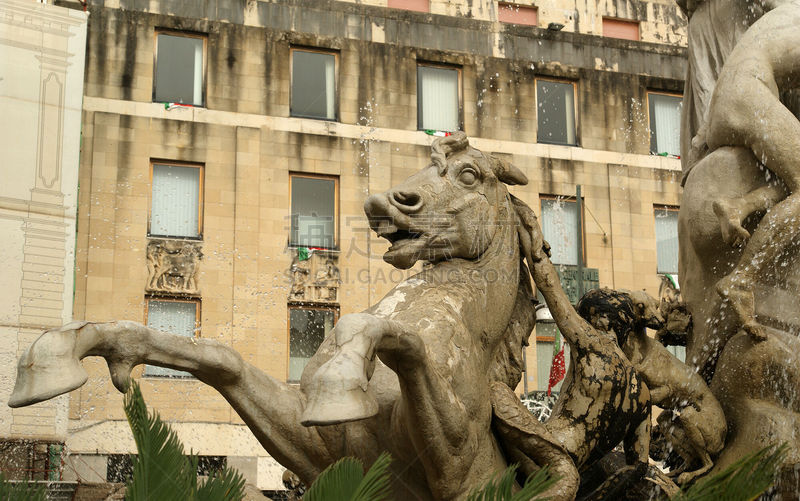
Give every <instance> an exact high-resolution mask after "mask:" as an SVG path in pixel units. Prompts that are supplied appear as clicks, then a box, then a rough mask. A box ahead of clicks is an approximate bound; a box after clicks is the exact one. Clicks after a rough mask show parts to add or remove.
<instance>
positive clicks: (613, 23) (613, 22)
mask: <svg viewBox="0 0 800 501" xmlns="http://www.w3.org/2000/svg"><path fill="white" fill-rule="evenodd" d="M603 36H604V37H613V38H624V39H626V40H639V22H638V21H623V20H621V19H609V18H607V17H604V18H603Z"/></svg>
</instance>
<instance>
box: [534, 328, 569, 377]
mask: <svg viewBox="0 0 800 501" xmlns="http://www.w3.org/2000/svg"><path fill="white" fill-rule="evenodd" d="M557 330H558V327H556V324H546V323H539V324H537V325H536V389H537V390H538V391H547V385H548V384H549V383H550V368H551V367H552V365H553V357H554V356H555V353H553V345H554V344H555V340H556V331H557ZM560 337H561V345H562V346H563V347H564V361H565V364H564V365H565V367H566V369H567V371H569V345H568V344H567V342H566V341H565V340H564V336H560ZM562 384H564V380H563V379H562V380H561V381H559V382H558V384H556V385H555V386H553V391H561V385H562Z"/></svg>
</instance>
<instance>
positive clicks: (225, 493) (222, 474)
mask: <svg viewBox="0 0 800 501" xmlns="http://www.w3.org/2000/svg"><path fill="white" fill-rule="evenodd" d="M242 498H244V477H242V475H241V474H240V473H239V472H238V471H236V470H233V469H231V468H228V467H225V468H223V469H222V470H221V471H219V472H217V473H216V474H214V475H213V476H211V477H208V479H206V481H205V482H203V484H202V485H200V487H198V488H197V494H196V496H195V499H196V500H197V501H240V500H241V499H242Z"/></svg>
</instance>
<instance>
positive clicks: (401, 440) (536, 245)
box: [9, 133, 650, 500]
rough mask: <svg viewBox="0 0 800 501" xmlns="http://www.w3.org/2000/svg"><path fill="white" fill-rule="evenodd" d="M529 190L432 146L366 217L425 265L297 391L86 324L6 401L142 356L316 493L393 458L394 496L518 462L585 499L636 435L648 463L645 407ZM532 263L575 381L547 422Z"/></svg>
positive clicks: (186, 350)
mask: <svg viewBox="0 0 800 501" xmlns="http://www.w3.org/2000/svg"><path fill="white" fill-rule="evenodd" d="M526 182H527V178H526V177H525V175H524V174H523V173H522V172H521V171H520V170H518V169H517V168H515V167H513V166H512V165H509V164H507V163H506V162H504V161H502V160H500V159H498V158H495V157H493V156H491V155H487V154H484V153H482V152H480V151H478V150H476V149H474V148H472V147H470V146H469V142H468V140H467V137H466V136H465V135H464V134H463V133H455V134H453V135H452V136H449V137H445V138H438V139H436V140H435V141H434V142H433V145H432V153H431V163H430V164H429V165H428V166H427V167H425V168H423V169H422V170H421V171H419V172H418V173H416V174H414V175H413V176H411V177H410V178H409V179H407V180H406V181H405V182H404V183H402V184H401V185H399V186H397V187H394V188H392V189H391V190H389V191H387V192H385V193H382V194H375V195H371V196H370V197H369V198H368V199H367V200H366V202H365V204H364V209H365V212H366V215H367V218H368V220H369V224H370V226H371V228H372V229H373V230H374V231H376V232H377V234H378V235H379V236H381V237H383V238H385V239H387V240H388V241H389V242H391V247H389V249H388V251H387V252H386V253H385V255H384V260H385V261H386V262H388V263H390V264H392V265H393V266H395V267H397V268H401V269H408V268H410V267H412V266H413V265H414V264H415V263H416V262H417V261H419V260H423V261H425V263H426V264H425V265H424V267H423V269H422V271H421V272H420V273H418V274H416V275H414V276H412V277H411V278H409V279H407V280H405V281H404V282H402V283H400V284H399V285H397V286H396V287H395V288H394V289H392V290H391V291H390V292H389V293H388V294H387V295H386V296H385V297H384V298H383V299H381V300H380V301H379V302H378V303H376V304H375V305H373V306H371V307H370V308H368V309H367V310H365V311H364V312H362V313H354V314H349V315H344V316H342V317H341V318H340V319H339V321H338V323H337V324H336V326H335V327H334V329H333V330H332V331H331V332H330V333H329V335H328V336H327V337H326V339H325V340H324V341H323V343H322V345H321V346H320V348H319V350H318V351H317V353H316V354H315V355H314V357H313V358H312V359H311V360H310V361H309V363H308V365H307V366H306V368H305V370H304V372H303V375H302V377H301V381H300V385H299V386H294V385H288V384H286V383H284V382H282V381H278V380H276V379H275V378H272V377H270V376H268V375H266V374H264V373H262V372H261V371H260V370H258V369H257V368H255V367H253V366H251V365H249V364H247V363H245V362H244V361H243V359H242V357H241V356H240V355H239V354H238V353H236V352H235V351H234V350H232V349H231V348H229V347H228V346H225V345H223V344H220V343H218V342H216V341H212V340H206V339H194V338H186V337H181V336H175V335H170V334H166V333H162V332H159V331H156V330H153V329H150V328H148V327H145V326H143V325H141V324H138V323H135V322H128V321H117V322H110V323H91V322H76V323H72V324H68V325H66V326H64V327H62V328H61V329H58V330H52V331H47V332H45V333H44V334H42V336H41V337H39V338H38V339H37V340H36V341H35V342H34V343H33V344H32V345H31V346H30V348H29V349H28V350H27V351H26V352H25V353H24V354H23V355H22V356H21V358H20V361H19V365H18V376H17V381H16V385H15V388H14V392H13V394H12V396H11V399H10V401H9V405H10V406H12V407H17V406H23V405H30V404H33V403H36V402H39V401H42V400H46V399H48V398H52V397H54V396H56V395H59V394H62V393H65V392H68V391H71V390H73V389H75V388H78V387H79V386H81V385H82V384H84V383H85V382H86V380H87V374H86V372H85V371H84V369H83V367H82V366H81V364H80V360H81V359H82V358H84V357H87V356H101V357H104V358H105V359H106V361H107V363H108V366H109V371H110V375H111V379H112V382H113V383H114V385H115V387H116V388H117V389H119V390H120V391H126V390H127V388H128V386H129V383H130V372H131V369H132V368H133V367H134V366H135V365H138V364H142V363H146V364H150V365H155V366H160V367H168V368H172V369H178V370H183V371H187V372H190V373H191V374H193V375H194V376H195V377H197V378H198V379H199V380H200V381H202V382H204V383H206V384H208V385H210V386H212V387H214V388H215V389H216V390H217V391H218V392H219V393H220V394H221V395H222V396H223V397H224V398H225V399H226V400H227V401H228V402H229V403H230V404H231V405H232V407H233V408H234V410H236V412H237V413H238V414H239V415H240V416H241V418H242V419H243V420H244V422H245V423H246V424H247V426H248V427H249V428H250V429H251V430H252V432H253V433H254V434H255V436H256V438H257V439H258V440H259V442H260V443H261V444H262V445H263V447H264V448H265V449H266V450H267V452H269V454H270V455H272V457H274V458H275V459H276V460H277V461H278V462H279V463H281V464H282V465H284V466H285V467H286V468H288V469H290V470H291V471H293V472H295V473H296V474H297V475H298V476H299V478H300V479H301V480H302V481H303V482H305V483H306V484H310V483H312V482H313V480H314V479H315V478H316V476H317V475H318V474H319V473H320V472H322V470H324V469H325V468H326V467H327V466H329V465H331V464H332V463H333V462H335V461H336V460H338V459H339V458H341V457H344V456H355V457H357V458H359V459H361V460H362V461H363V462H364V464H366V465H369V464H371V463H372V462H374V461H375V459H377V457H378V455H379V454H380V453H381V452H382V451H389V452H390V453H391V455H392V458H393V462H392V465H391V472H392V477H393V489H394V493H395V495H396V496H397V498H398V499H423V500H424V499H432V500H455V499H463V498H465V497H466V496H467V494H468V493H469V492H470V491H471V490H472V489H474V488H475V487H477V486H480V485H482V484H483V483H485V482H486V481H488V480H489V479H490V478H492V477H493V476H494V475H495V474H496V473H497V472H498V471H500V470H503V469H504V468H506V467H507V466H508V464H509V463H511V462H514V461H518V462H521V463H522V470H523V471H524V472H526V473H529V472H532V471H534V470H536V469H538V468H540V467H543V466H545V465H547V466H549V467H550V471H551V472H552V473H554V474H555V475H558V477H559V478H560V479H561V480H560V481H559V482H558V483H557V484H556V485H555V486H554V487H552V488H551V490H550V491H548V493H547V495H548V496H551V497H552V498H553V499H557V500H569V499H573V498H574V497H575V495H576V493H577V491H578V482H579V477H578V469H579V468H581V467H582V466H584V465H588V464H590V463H591V462H593V461H594V460H596V459H597V458H598V457H601V456H602V455H603V454H604V452H607V451H608V450H610V449H611V448H613V447H614V446H615V445H616V444H618V443H619V442H620V441H622V440H625V444H626V451H627V452H628V453H629V455H630V458H631V461H630V464H632V465H639V464H641V463H642V461H644V462H645V463H646V460H647V440H648V439H649V426H650V422H649V405H647V403H646V402H647V400H648V399H649V396H648V393H647V388H646V386H644V385H643V384H642V383H641V381H640V380H639V379H638V376H637V375H636V373H635V371H634V370H633V369H632V368H631V367H630V365H629V364H626V362H625V359H624V355H623V354H622V352H621V351H620V350H619V348H618V347H616V343H614V342H613V340H610V339H607V338H608V337H607V336H598V335H597V333H596V332H594V330H593V329H592V328H591V327H590V326H589V325H588V324H587V323H586V322H585V321H584V320H583V319H581V318H580V317H579V316H578V315H577V313H576V312H575V310H574V308H573V307H572V305H571V304H569V301H568V299H567V296H566V294H565V293H564V291H563V290H562V289H561V287H560V284H559V281H558V276H557V274H556V272H555V268H554V267H553V265H552V264H551V263H550V261H549V258H548V256H547V248H548V247H547V244H546V243H545V242H544V240H543V238H542V235H541V229H540V228H539V225H538V222H537V220H536V217H535V215H534V214H533V211H531V209H530V208H528V207H527V206H526V205H525V204H524V203H523V202H522V201H520V200H519V199H517V198H515V197H513V196H512V195H510V194H509V192H508V190H507V188H506V185H519V184H525V183H526ZM524 261H527V262H528V266H529V267H530V268H531V270H530V273H531V274H532V275H533V277H534V279H535V282H536V284H537V285H538V286H539V287H540V289H541V290H542V293H543V294H544V297H545V299H546V300H547V302H548V304H549V305H550V307H551V309H552V310H553V313H554V318H555V319H556V322H557V323H558V325H559V327H560V328H561V329H562V331H563V332H564V335H565V338H566V339H567V340H568V342H570V343H571V344H572V345H573V346H572V349H573V358H572V368H571V374H572V375H571V376H568V377H571V378H572V379H573V381H574V383H573V384H570V385H567V389H566V390H565V391H564V392H563V393H564V394H565V395H564V396H562V401H561V402H560V403H559V406H557V409H562V410H561V411H559V412H555V413H554V415H553V416H552V417H551V418H550V420H549V421H548V423H546V424H545V425H542V424H541V423H538V422H536V423H532V422H531V419H533V418H532V416H531V415H530V413H529V412H528V411H527V410H525V408H524V406H523V405H522V403H521V402H520V400H519V398H518V397H516V395H514V394H513V392H512V390H511V389H512V388H514V387H516V385H517V383H518V382H519V380H520V376H521V372H522V370H523V365H522V360H521V359H522V350H523V347H524V346H525V345H526V344H527V341H528V337H529V336H530V333H531V331H532V329H533V327H534V324H535V315H534V304H533V302H532V301H533V299H532V298H534V294H533V290H532V287H531V283H530V275H529V271H528V266H526V265H525V264H524ZM577 354H580V356H578V355H577ZM509 393H510V396H509ZM642 400H644V401H645V404H644V405H642ZM520 409H522V410H523V411H524V413H523V412H522V411H521V410H520ZM533 420H534V421H535V419H533ZM637 468H638V466H637Z"/></svg>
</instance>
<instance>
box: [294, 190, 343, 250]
mask: <svg viewBox="0 0 800 501" xmlns="http://www.w3.org/2000/svg"><path fill="white" fill-rule="evenodd" d="M291 182H292V209H291V225H292V226H291V229H290V235H289V245H295V246H303V247H322V248H325V249H331V248H333V247H334V246H335V245H336V241H335V236H336V226H335V215H336V214H335V209H336V183H335V181H334V180H333V179H319V178H310V177H300V176H292V178H291Z"/></svg>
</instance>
